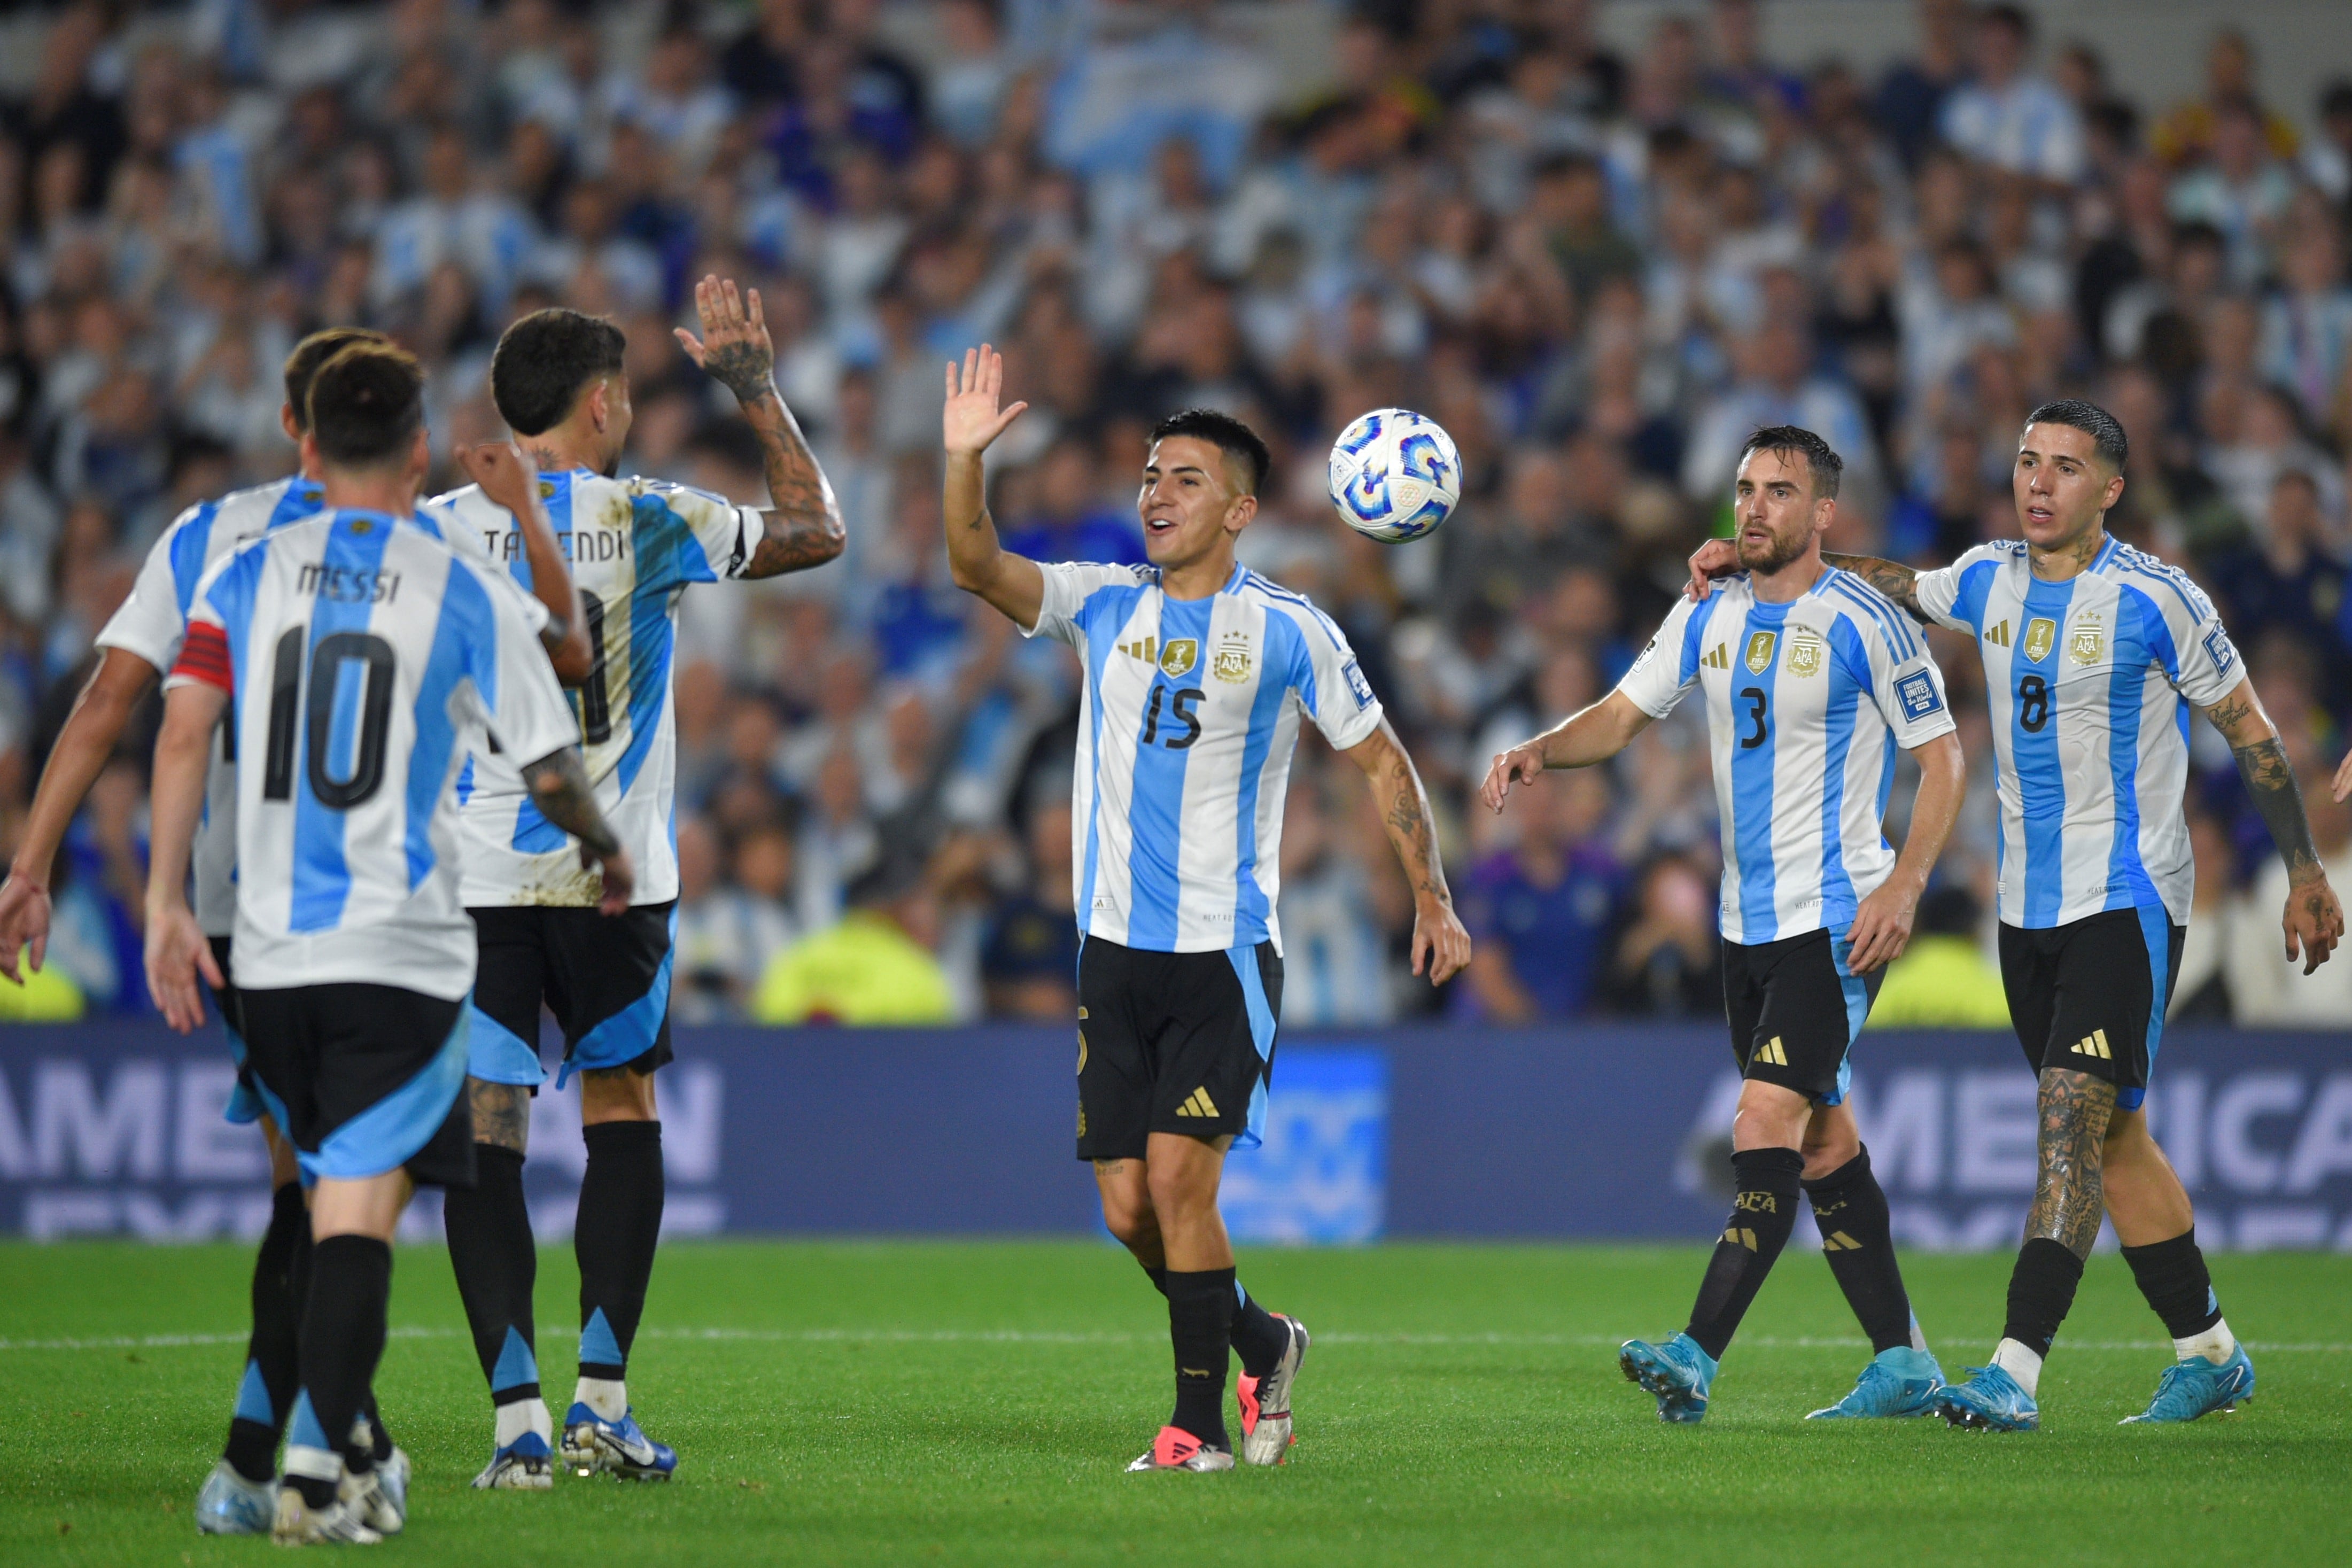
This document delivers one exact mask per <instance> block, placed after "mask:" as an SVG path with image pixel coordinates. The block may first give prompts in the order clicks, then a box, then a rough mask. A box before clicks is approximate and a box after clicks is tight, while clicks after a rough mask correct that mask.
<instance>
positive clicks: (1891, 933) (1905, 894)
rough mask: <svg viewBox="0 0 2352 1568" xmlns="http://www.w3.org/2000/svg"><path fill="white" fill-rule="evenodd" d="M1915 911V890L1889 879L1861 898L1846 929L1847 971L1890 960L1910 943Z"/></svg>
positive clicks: (1861, 970)
mask: <svg viewBox="0 0 2352 1568" xmlns="http://www.w3.org/2000/svg"><path fill="white" fill-rule="evenodd" d="M1918 913H1919V894H1918V891H1917V890H1916V889H1911V888H1900V887H1897V886H1895V883H1894V882H1893V881H1892V880H1891V879H1890V880H1888V881H1885V882H1882V883H1881V884H1879V888H1878V890H1877V891H1876V892H1874V893H1873V894H1871V895H1870V897H1868V898H1866V899H1864V900H1862V904H1861V907H1860V908H1858V909H1856V910H1854V911H1853V929H1851V930H1850V931H1847V932H1846V939H1845V941H1846V950H1845V968H1846V973H1849V974H1867V973H1870V972H1871V971H1872V970H1874V969H1877V968H1880V967H1881V966H1883V965H1885V964H1889V963H1894V962H1895V960H1896V959H1898V958H1900V957H1902V956H1903V950H1904V949H1905V948H1906V947H1909V946H1910V945H1911V922H1912V921H1913V920H1914V919H1916V917H1917V915H1918Z"/></svg>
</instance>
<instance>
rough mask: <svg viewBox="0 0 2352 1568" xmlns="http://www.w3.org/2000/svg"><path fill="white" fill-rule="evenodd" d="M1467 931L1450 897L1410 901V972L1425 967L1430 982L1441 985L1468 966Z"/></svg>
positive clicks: (1468, 935)
mask: <svg viewBox="0 0 2352 1568" xmlns="http://www.w3.org/2000/svg"><path fill="white" fill-rule="evenodd" d="M1469 963H1470V933H1469V931H1467V930H1465V929H1464V927H1463V924H1462V917H1461V916H1459V915H1457V914H1455V913H1454V901H1453V900H1451V899H1439V898H1434V897H1428V896H1424V897H1423V898H1420V899H1416V900H1413V911H1412V972H1413V973H1415V974H1419V973H1423V970H1424V968H1425V969H1426V971H1427V973H1428V974H1429V983H1430V984H1432V985H1443V984H1445V983H1446V982H1447V981H1449V980H1451V979H1453V978H1454V976H1455V975H1457V974H1459V973H1462V971H1463V970H1464V969H1465V968H1467V967H1468V966H1469Z"/></svg>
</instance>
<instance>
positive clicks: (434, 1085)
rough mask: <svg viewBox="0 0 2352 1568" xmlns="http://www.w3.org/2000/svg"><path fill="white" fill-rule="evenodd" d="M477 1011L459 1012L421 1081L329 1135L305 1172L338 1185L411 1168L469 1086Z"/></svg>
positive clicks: (305, 1163) (307, 1159)
mask: <svg viewBox="0 0 2352 1568" xmlns="http://www.w3.org/2000/svg"><path fill="white" fill-rule="evenodd" d="M472 1012H473V1008H472V1007H471V1006H470V1005H467V1006H465V1007H460V1008H459V1009H457V1023H456V1024H455V1025H454V1026H451V1028H450V1030H449V1037H448V1038H447V1039H446V1040H444V1041H442V1043H441V1048H440V1050H438V1051H437V1052H436V1053H435V1054H434V1057H433V1059H432V1060H430V1061H428V1062H426V1063H425V1066H424V1067H423V1068H420V1069H418V1071H417V1074H416V1076H415V1078H412V1079H409V1080H408V1081H407V1082H406V1083H404V1084H402V1085H401V1086H400V1087H399V1088H398V1089H394V1090H393V1091H392V1092H391V1093H390V1094H387V1095H385V1096H384V1097H383V1099H382V1100H377V1101H376V1102H375V1103H374V1104H373V1105H371V1106H369V1107H368V1108H367V1109H366V1110H362V1111H361V1112H360V1113H359V1114H358V1115H357V1116H354V1117H352V1119H351V1120H350V1121H346V1122H344V1123H343V1124H342V1125H341V1127H338V1128H336V1129H335V1130H334V1131H332V1132H330V1133H328V1134H327V1136H326V1137H325V1138H324V1139H323V1140H322V1141H320V1145H319V1152H317V1153H316V1154H302V1155H300V1160H301V1163H302V1169H303V1170H304V1171H305V1172H306V1173H310V1174H311V1175H313V1176H318V1177H333V1178H336V1179H338V1180H359V1179H362V1178H364V1177H368V1176H381V1175H383V1173H385V1172H387V1171H396V1170H398V1169H399V1168H400V1167H401V1166H403V1165H404V1164H406V1163H408V1162H409V1160H410V1159H411V1158H413V1157H414V1156H415V1154H416V1152H417V1151H419V1150H421V1149H423V1148H424V1147H425V1144H426V1143H428V1142H432V1139H433V1135H434V1134H435V1133H436V1132H438V1131H441V1124H442V1123H443V1122H445V1121H447V1120H449V1110H450V1107H452V1106H454V1105H456V1104H457V1095H458V1092H459V1091H460V1090H462V1089H464V1088H465V1087H466V1058H467V1035H468V1033H469V1032H470V1031H469V1030H468V1029H467V1024H468V1023H469V1022H470V1021H471V1020H470V1015H471V1014H472Z"/></svg>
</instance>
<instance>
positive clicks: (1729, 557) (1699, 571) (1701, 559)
mask: <svg viewBox="0 0 2352 1568" xmlns="http://www.w3.org/2000/svg"><path fill="white" fill-rule="evenodd" d="M1738 570H1739V547H1738V545H1736V544H1734V543H1732V542H1731V541H1729V540H1728V539H1710V540H1708V541H1707V542H1706V543H1705V544H1702V545H1700V546H1699V547H1698V548H1697V549H1696V550H1694V551H1692V552H1691V558H1690V574H1691V575H1690V581H1689V582H1687V583H1685V584H1683V592H1684V593H1685V594H1687V595H1690V599H1691V602H1692V603H1693V604H1705V603H1706V596H1707V595H1709V594H1712V593H1714V592H1715V580H1716V579H1717V577H1728V576H1730V575H1731V574H1733V573H1735V572H1737V571H1738Z"/></svg>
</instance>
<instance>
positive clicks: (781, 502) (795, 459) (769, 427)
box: [677, 277, 849, 577]
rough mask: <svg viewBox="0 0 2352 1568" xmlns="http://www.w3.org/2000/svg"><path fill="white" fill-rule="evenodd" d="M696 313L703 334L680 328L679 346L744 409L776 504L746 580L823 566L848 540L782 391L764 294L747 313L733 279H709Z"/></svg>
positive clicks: (755, 296)
mask: <svg viewBox="0 0 2352 1568" xmlns="http://www.w3.org/2000/svg"><path fill="white" fill-rule="evenodd" d="M694 308H695V310H696V312H697V313H698V315H700V317H701V318H702V336H701V337H700V338H697V337H696V336H695V335H694V334H693V333H692V332H689V331H687V330H686V329H685V328H683V327H680V328H678V329H677V341H678V342H680V343H681V344H683V345H684V346H685V349H686V352H687V354H688V357H689V358H691V359H692V360H693V361H694V363H696V364H698V365H700V366H701V367H702V368H703V369H704V370H705V371H707V372H709V374H710V378H711V379H712V380H713V381H716V382H718V383H719V384H720V385H721V386H724V387H725V388H726V389H727V390H728V391H730V392H731V393H733V394H734V395H735V401H736V402H737V403H739V404H740V405H742V408H743V420H744V423H745V424H747V425H749V426H751V434H753V435H754V436H756V437H759V438H760V457H761V464H762V466H763V467H764V468H766V470H767V479H768V499H769V500H772V501H773V502H774V503H775V504H774V505H773V506H772V507H770V508H769V509H768V510H765V511H763V512H761V514H760V515H761V519H762V520H763V521H764V522H765V524H766V531H764V532H763V533H762V534H761V539H760V542H759V545H758V547H757V548H756V549H754V550H753V551H752V552H751V563H750V564H749V565H748V566H746V567H745V568H744V570H743V575H744V576H746V577H777V576H782V574H785V573H787V572H805V571H807V570H808V569H809V568H810V567H812V566H822V565H824V563H826V562H828V561H830V560H832V559H833V558H834V557H835V556H836V555H839V554H840V553H841V551H842V547H843V546H844V545H845V544H846V543H847V542H848V541H849V535H848V532H847V531H846V530H845V528H844V527H843V526H842V521H841V507H840V506H839V504H838V503H836V502H835V500H834V499H833V486H832V484H831V483H830V482H829V481H827V479H825V477H824V469H823V468H819V467H818V466H817V460H816V455H815V454H814V453H813V452H811V451H810V450H809V444H808V441H807V440H806V439H805V438H804V437H803V436H802V435H801V427H800V422H799V421H798V420H796V419H794V418H793V411H792V410H791V409H789V408H787V407H785V406H784V400H783V398H782V396H781V395H779V394H778V393H777V391H776V346H775V344H774V343H773V342H771V341H770V339H769V337H768V321H767V317H766V315H765V314H764V313H762V311H761V308H760V291H759V290H758V289H752V290H751V304H750V310H749V311H748V312H747V311H746V310H745V308H744V300H743V298H742V296H740V295H739V294H738V293H737V292H736V289H735V284H734V281H733V279H719V278H716V277H709V278H705V279H703V280H702V281H701V282H699V283H698V284H696V285H695V286H694Z"/></svg>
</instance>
